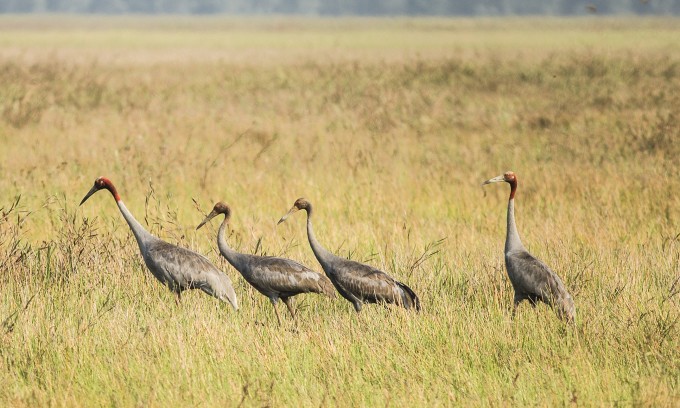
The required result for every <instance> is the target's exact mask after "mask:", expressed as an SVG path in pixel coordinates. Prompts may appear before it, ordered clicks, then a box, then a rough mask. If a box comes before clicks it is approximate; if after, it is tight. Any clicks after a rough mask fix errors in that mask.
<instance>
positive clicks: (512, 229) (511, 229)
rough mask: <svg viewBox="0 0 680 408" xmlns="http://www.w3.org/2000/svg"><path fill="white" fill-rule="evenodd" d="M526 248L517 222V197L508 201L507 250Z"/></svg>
mask: <svg viewBox="0 0 680 408" xmlns="http://www.w3.org/2000/svg"><path fill="white" fill-rule="evenodd" d="M518 250H524V245H522V241H521V240H520V239H519V232H517V224H516V223H515V199H514V198H511V199H510V201H508V232H507V235H506V236H505V252H506V253H508V252H513V251H518Z"/></svg>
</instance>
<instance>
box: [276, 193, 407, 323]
mask: <svg viewBox="0 0 680 408" xmlns="http://www.w3.org/2000/svg"><path fill="white" fill-rule="evenodd" d="M299 210H305V211H306V212H307V238H308V239H309V244H310V246H311V247H312V251H313V252H314V256H316V259H317V260H318V261H319V263H320V264H321V267H322V268H323V270H324V272H326V275H327V276H328V278H330V280H331V282H332V283H333V285H334V286H335V288H336V289H337V290H338V292H340V295H342V297H344V298H345V299H347V300H348V301H349V302H350V303H352V305H354V309H355V310H356V311H357V312H360V311H361V307H362V305H363V304H364V303H393V304H396V305H398V306H403V307H404V308H406V309H412V308H413V309H415V310H420V299H418V296H416V294H415V292H413V290H411V288H409V287H408V286H406V285H404V284H403V283H401V282H399V281H397V280H395V279H394V278H392V277H391V276H389V275H388V274H386V273H385V272H383V271H381V270H379V269H376V268H374V267H372V266H368V265H364V264H362V263H359V262H356V261H352V260H349V259H345V258H340V257H338V256H336V255H333V254H332V253H330V252H329V251H328V250H327V249H326V248H324V247H323V246H321V244H320V243H319V241H317V240H316V236H315V235H314V229H313V228H312V204H311V203H310V202H309V201H307V200H305V199H304V198H298V199H297V200H296V201H295V203H294V204H293V207H292V208H291V209H290V211H288V213H287V214H286V215H284V216H283V217H281V219H280V220H279V224H280V223H282V222H283V221H285V220H286V218H288V217H289V216H290V215H291V214H293V213H295V212H296V211H299Z"/></svg>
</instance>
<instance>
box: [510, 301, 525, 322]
mask: <svg viewBox="0 0 680 408" xmlns="http://www.w3.org/2000/svg"><path fill="white" fill-rule="evenodd" d="M522 300H523V299H522V298H521V297H518V296H517V295H515V299H514V301H513V302H512V319H513V320H514V319H515V315H516V314H517V307H518V306H519V304H520V303H522Z"/></svg>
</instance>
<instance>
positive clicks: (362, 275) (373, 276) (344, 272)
mask: <svg viewBox="0 0 680 408" xmlns="http://www.w3.org/2000/svg"><path fill="white" fill-rule="evenodd" d="M334 268H335V269H336V270H337V271H338V272H339V273H337V275H336V279H335V281H336V284H337V285H338V286H340V287H341V288H342V289H344V290H345V291H347V292H349V293H351V294H352V295H354V296H356V297H357V298H359V299H361V300H362V301H363V302H367V303H377V302H387V303H397V304H402V303H403V297H402V293H403V290H402V289H401V288H400V286H399V284H398V283H397V281H395V280H394V279H393V278H392V277H391V276H389V275H388V274H386V273H385V272H383V271H381V270H379V269H376V268H373V267H372V266H368V265H364V264H361V263H359V262H355V261H348V260H343V261H342V262H341V263H339V264H338V265H334Z"/></svg>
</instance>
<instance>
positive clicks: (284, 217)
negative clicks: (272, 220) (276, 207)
mask: <svg viewBox="0 0 680 408" xmlns="http://www.w3.org/2000/svg"><path fill="white" fill-rule="evenodd" d="M297 210H298V208H297V207H295V206H293V208H291V209H290V210H289V211H288V212H287V213H286V215H284V216H283V217H281V219H280V220H279V222H277V223H276V225H279V224H281V223H282V222H284V221H285V220H286V218H288V217H290V215H291V214H294V213H295V212H296V211H297Z"/></svg>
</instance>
